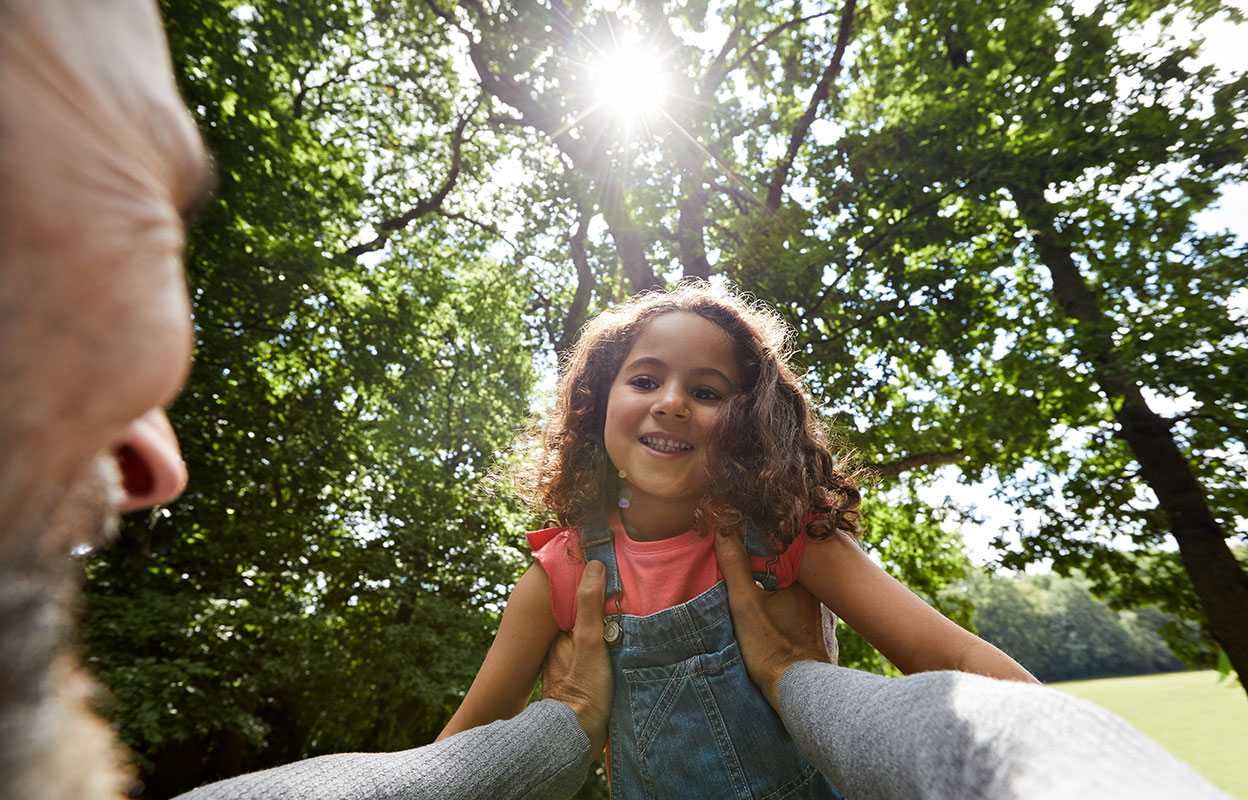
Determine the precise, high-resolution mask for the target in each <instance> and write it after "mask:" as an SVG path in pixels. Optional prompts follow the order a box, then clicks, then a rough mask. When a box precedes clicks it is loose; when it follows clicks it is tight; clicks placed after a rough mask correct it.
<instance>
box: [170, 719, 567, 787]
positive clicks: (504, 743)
mask: <svg viewBox="0 0 1248 800" xmlns="http://www.w3.org/2000/svg"><path fill="white" fill-rule="evenodd" d="M588 770H589V737H588V736H586V735H585V731H584V730H583V729H582V728H581V723H580V722H578V721H577V719H576V714H574V713H573V712H572V709H571V708H569V707H568V706H566V705H564V704H563V703H560V702H559V701H557V700H542V701H541V702H539V703H534V704H533V705H531V706H529V707H528V708H526V709H525V710H524V711H522V712H521V713H520V714H519V715H518V716H516V717H513V718H512V719H508V720H502V721H500V722H495V723H492V724H490V725H483V726H482V727H479V728H473V729H472V730H468V731H464V732H463V733H461V734H458V735H456V736H452V737H451V738H449V739H443V740H442V741H440V742H436V743H434V744H431V745H427V746H425V747H418V748H416V749H414V750H404V751H401V752H398V753H343V754H341V755H332V756H321V757H319V758H310V759H308V760H307V761H299V762H296V763H294V764H287V765H286V766H284V767H275V768H273V769H269V770H265V771H263V772H253V773H251V774H250V775H242V776H239V777H237V778H231V779H229V780H226V781H221V782H220V783H213V784H210V785H208V786H203V787H200V788H199V789H196V790H194V791H192V792H188V793H187V794H184V795H180V796H179V798H178V800H251V798H254V799H255V800H400V798H402V800H426V798H428V800H433V799H434V798H438V799H439V800H443V799H444V798H445V799H446V800H452V799H453V800H474V799H475V798H480V799H481V800H556V798H567V797H571V796H572V795H573V794H574V793H575V792H576V790H577V789H578V788H580V786H581V784H582V783H584V782H585V776H586V774H587V773H588Z"/></svg>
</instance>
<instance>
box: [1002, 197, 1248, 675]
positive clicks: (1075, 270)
mask: <svg viewBox="0 0 1248 800" xmlns="http://www.w3.org/2000/svg"><path fill="white" fill-rule="evenodd" d="M1010 194H1011V195H1013V198H1014V202H1015V203H1016V204H1017V206H1018V210H1019V214H1020V216H1021V217H1022V220H1023V222H1024V223H1025V224H1026V225H1027V227H1028V228H1029V229H1030V230H1031V241H1032V243H1033V244H1034V245H1035V248H1036V252H1037V253H1038V254H1039V256H1040V260H1041V261H1042V262H1043V263H1044V265H1045V266H1046V267H1047V268H1048V270H1049V274H1050V275H1051V276H1052V279H1053V295H1054V297H1055V298H1056V299H1057V303H1058V305H1059V306H1060V307H1061V309H1062V311H1063V312H1064V313H1065V314H1066V316H1067V317H1069V318H1070V319H1072V320H1074V322H1075V342H1076V346H1077V347H1078V349H1079V351H1080V353H1081V354H1082V356H1083V358H1084V360H1085V361H1086V362H1087V363H1088V364H1089V365H1091V367H1092V370H1093V374H1094V375H1095V377H1096V381H1097V384H1098V385H1099V386H1100V388H1101V391H1102V392H1104V393H1105V395H1106V397H1108V398H1109V400H1110V403H1111V405H1112V406H1113V407H1114V408H1115V411H1114V418H1115V419H1116V420H1117V422H1118V426H1119V430H1118V435H1119V436H1120V437H1122V439H1123V440H1124V441H1125V442H1126V443H1127V446H1128V447H1130V448H1131V452H1132V454H1133V455H1134V456H1135V459H1136V460H1137V461H1138V462H1139V464H1140V472H1141V474H1142V475H1143V478H1144V482H1145V483H1146V484H1148V486H1149V488H1150V489H1152V490H1153V493H1154V494H1156V495H1157V502H1158V504H1159V505H1160V507H1161V510H1162V511H1163V512H1164V513H1165V515H1166V521H1167V522H1168V524H1169V526H1170V533H1171V534H1172V535H1173V536H1174V539H1175V541H1176V542H1177V543H1178V545H1179V556H1180V557H1181V558H1182V560H1183V567H1184V569H1186V570H1187V574H1188V576H1190V577H1191V579H1192V585H1193V587H1195V589H1196V595H1197V597H1198V598H1199V599H1200V604H1201V607H1202V608H1203V609H1204V612H1205V615H1206V616H1207V617H1208V618H1209V628H1210V631H1211V633H1212V634H1213V638H1214V639H1215V640H1216V641H1217V643H1218V645H1219V646H1221V648H1222V649H1223V650H1224V651H1225V652H1226V654H1227V657H1228V658H1229V659H1230V662H1231V665H1232V666H1233V667H1234V668H1235V670H1236V671H1237V672H1238V673H1239V674H1240V675H1241V676H1243V675H1248V574H1246V573H1245V572H1244V570H1243V568H1241V567H1240V566H1239V563H1238V562H1237V561H1236V560H1235V556H1234V554H1233V553H1232V552H1231V549H1230V547H1228V546H1227V543H1226V532H1225V531H1223V530H1222V526H1221V525H1219V524H1218V521H1217V520H1216V519H1215V518H1214V516H1213V512H1212V511H1211V510H1210V508H1209V503H1208V502H1207V500H1206V496H1205V491H1204V488H1203V487H1202V486H1201V485H1200V482H1199V481H1198V480H1197V479H1196V476H1195V475H1194V474H1193V473H1192V468H1191V465H1190V464H1189V463H1188V461H1187V458H1186V457H1185V456H1184V455H1183V452H1182V451H1181V450H1180V449H1179V446H1178V444H1177V443H1176V442H1175V440H1174V436H1173V435H1172V434H1171V433H1170V426H1169V424H1168V423H1167V422H1166V420H1165V419H1163V418H1162V417H1161V416H1159V415H1158V414H1157V413H1156V412H1154V411H1153V410H1152V409H1151V408H1149V407H1148V403H1147V402H1145V400H1144V396H1143V394H1142V393H1141V392H1140V387H1139V384H1138V383H1136V382H1135V380H1134V379H1133V378H1132V377H1131V374H1130V365H1128V364H1126V363H1123V361H1122V360H1121V358H1120V357H1119V355H1118V353H1117V352H1116V351H1115V348H1114V345H1113V338H1112V331H1113V328H1114V324H1115V323H1114V321H1113V320H1111V319H1109V318H1108V317H1106V316H1105V314H1104V313H1103V312H1102V311H1101V309H1100V306H1099V304H1098V302H1097V298H1096V295H1095V294H1094V293H1093V292H1092V290H1091V289H1090V288H1089V287H1088V285H1087V282H1086V281H1085V280H1084V277H1083V274H1082V273H1080V271H1079V267H1078V265H1076V264H1075V260H1074V258H1073V256H1072V253H1071V248H1070V246H1069V245H1068V244H1067V243H1066V242H1065V241H1064V240H1063V238H1062V236H1061V234H1060V233H1059V231H1058V230H1057V226H1056V225H1055V224H1054V218H1055V214H1054V210H1053V207H1052V206H1051V205H1050V204H1049V203H1048V201H1046V200H1045V199H1044V197H1043V195H1042V194H1040V193H1038V192H1034V191H1030V190H1025V189H1020V188H1018V187H1014V186H1011V187H1010ZM1245 686H1246V688H1248V684H1245Z"/></svg>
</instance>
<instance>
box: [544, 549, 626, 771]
mask: <svg viewBox="0 0 1248 800" xmlns="http://www.w3.org/2000/svg"><path fill="white" fill-rule="evenodd" d="M606 588H607V573H606V568H605V567H604V566H603V564H602V562H601V561H590V562H589V563H588V564H586V565H585V572H584V573H583V574H582V575H581V585H580V587H579V588H578V589H577V591H576V624H575V625H574V626H573V628H572V633H571V634H568V633H560V634H559V635H558V636H557V637H556V638H555V643H554V644H553V645H551V648H550V652H549V653H547V654H546V663H545V665H544V666H543V668H542V697H549V698H552V699H554V700H559V701H561V702H563V703H566V704H567V705H569V706H571V708H572V710H573V711H575V712H576V717H577V719H578V720H580V723H581V727H582V728H584V729H585V733H586V734H587V735H588V736H589V743H590V758H591V760H592V759H594V758H597V757H598V756H599V755H600V754H601V753H602V751H603V749H604V748H605V747H606V745H607V719H608V718H609V717H610V716H611V695H612V691H613V685H612V682H611V660H610V658H609V657H608V656H607V643H606V642H605V641H604V640H603V638H602V624H603V621H602V601H603V594H604V593H605V591H606Z"/></svg>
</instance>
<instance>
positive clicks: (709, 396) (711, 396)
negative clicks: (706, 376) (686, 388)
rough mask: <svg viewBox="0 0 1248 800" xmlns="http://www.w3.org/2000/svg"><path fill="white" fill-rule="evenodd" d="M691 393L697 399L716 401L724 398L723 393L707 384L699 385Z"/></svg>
mask: <svg viewBox="0 0 1248 800" xmlns="http://www.w3.org/2000/svg"><path fill="white" fill-rule="evenodd" d="M690 394H692V395H693V399H695V400H705V401H715V400H721V399H723V395H721V394H720V393H719V392H717V391H715V390H714V389H711V388H710V387H707V386H699V387H698V388H696V389H694V390H693V391H692V392H690Z"/></svg>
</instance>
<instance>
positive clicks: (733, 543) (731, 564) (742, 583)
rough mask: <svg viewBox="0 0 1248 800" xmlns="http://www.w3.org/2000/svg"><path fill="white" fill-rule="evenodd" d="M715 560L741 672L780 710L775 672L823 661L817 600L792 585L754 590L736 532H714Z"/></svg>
mask: <svg viewBox="0 0 1248 800" xmlns="http://www.w3.org/2000/svg"><path fill="white" fill-rule="evenodd" d="M715 558H716V559H717V560H718V561H719V571H720V572H722V573H723V574H724V582H725V583H727V584H728V606H729V610H731V612H732V629H733V632H734V633H735V634H736V636H737V645H738V646H739V647H740V648H741V658H742V660H743V661H745V669H746V672H748V673H749V676H750V680H752V681H754V683H755V684H756V685H757V686H758V688H759V689H760V690H761V691H762V693H763V696H764V697H766V698H767V702H769V703H771V706H772V708H774V709H775V710H776V713H780V676H782V675H783V674H784V671H785V670H786V669H788V667H789V665H791V664H793V663H795V662H798V661H827V660H828V653H827V650H826V649H825V648H824V643H823V628H822V624H821V615H820V611H819V601H818V600H816V599H815V598H814V597H813V596H812V595H811V594H810V592H808V591H806V589H804V588H803V587H802V586H800V585H797V584H794V585H793V586H790V587H789V588H787V589H784V590H782V591H779V592H768V591H766V590H764V589H760V588H759V587H758V584H756V583H755V582H754V578H753V577H751V576H750V560H749V555H748V554H747V553H746V552H745V544H744V543H743V542H742V541H741V538H740V537H739V536H731V535H729V536H720V535H718V534H717V535H716V536H715Z"/></svg>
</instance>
